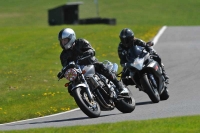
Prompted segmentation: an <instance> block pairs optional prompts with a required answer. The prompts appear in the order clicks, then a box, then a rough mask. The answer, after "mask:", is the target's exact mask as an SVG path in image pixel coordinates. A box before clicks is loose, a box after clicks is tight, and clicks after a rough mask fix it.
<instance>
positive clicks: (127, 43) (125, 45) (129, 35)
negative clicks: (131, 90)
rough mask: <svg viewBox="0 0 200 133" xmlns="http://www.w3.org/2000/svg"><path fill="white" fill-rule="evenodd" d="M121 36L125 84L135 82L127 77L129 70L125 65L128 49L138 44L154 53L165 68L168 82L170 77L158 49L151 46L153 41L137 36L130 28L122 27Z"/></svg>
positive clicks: (120, 49) (120, 55)
mask: <svg viewBox="0 0 200 133" xmlns="http://www.w3.org/2000/svg"><path fill="white" fill-rule="evenodd" d="M119 38H120V40H121V42H120V43H119V45H118V56H119V58H120V64H121V66H122V67H123V71H122V81H123V83H124V84H125V85H133V84H134V83H133V82H132V80H131V79H129V78H127V77H128V76H129V71H128V69H126V67H125V65H126V63H127V59H126V56H127V53H128V50H129V48H131V46H133V45H138V46H141V47H144V48H145V49H146V51H147V52H149V53H150V54H153V55H154V56H155V57H154V60H156V61H157V62H158V63H159V65H160V66H161V68H162V70H163V76H164V77H165V80H166V83H168V79H169V77H168V76H167V74H166V72H165V69H164V65H163V63H162V62H161V58H160V56H159V55H158V54H157V53H156V51H155V50H154V49H153V48H152V47H151V46H153V42H152V41H150V42H147V43H145V42H144V41H143V40H141V39H138V38H135V36H134V33H133V31H132V30H131V29H128V28H124V29H122V31H121V32H120V34H119Z"/></svg>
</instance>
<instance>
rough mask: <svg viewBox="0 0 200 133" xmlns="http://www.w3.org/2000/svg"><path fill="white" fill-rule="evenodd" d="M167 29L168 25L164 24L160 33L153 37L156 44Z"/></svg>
mask: <svg viewBox="0 0 200 133" xmlns="http://www.w3.org/2000/svg"><path fill="white" fill-rule="evenodd" d="M166 29H167V26H163V27H162V28H161V29H160V30H159V32H158V34H157V35H156V36H155V37H154V38H153V42H154V45H156V43H157V42H158V39H159V38H160V36H161V35H162V34H163V33H164V31H165V30H166Z"/></svg>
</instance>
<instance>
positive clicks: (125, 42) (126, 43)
mask: <svg viewBox="0 0 200 133" xmlns="http://www.w3.org/2000/svg"><path fill="white" fill-rule="evenodd" d="M120 40H121V43H122V44H123V45H124V46H125V47H129V46H131V43H133V41H132V40H133V37H126V38H122V37H120Z"/></svg>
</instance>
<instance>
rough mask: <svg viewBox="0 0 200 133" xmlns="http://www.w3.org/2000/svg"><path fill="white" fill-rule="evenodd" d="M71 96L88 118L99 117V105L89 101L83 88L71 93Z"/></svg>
mask: <svg viewBox="0 0 200 133" xmlns="http://www.w3.org/2000/svg"><path fill="white" fill-rule="evenodd" d="M73 96H74V99H75V101H76V103H77V105H78V106H79V107H80V109H81V110H82V111H83V112H84V113H85V114H86V115H87V116H88V117H90V118H96V117H99V116H100V113H101V109H100V106H99V104H98V103H97V102H96V101H95V100H93V101H90V100H89V98H88V95H87V93H86V90H85V88H82V87H78V88H76V89H75V90H74V91H73Z"/></svg>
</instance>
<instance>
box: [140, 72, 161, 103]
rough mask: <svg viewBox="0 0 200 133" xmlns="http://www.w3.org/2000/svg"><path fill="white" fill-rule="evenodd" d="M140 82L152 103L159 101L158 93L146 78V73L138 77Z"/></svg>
mask: <svg viewBox="0 0 200 133" xmlns="http://www.w3.org/2000/svg"><path fill="white" fill-rule="evenodd" d="M140 82H141V84H142V87H143V88H144V90H145V92H146V93H147V95H148V96H149V98H150V99H151V101H152V102H153V103H158V102H159V101H160V95H159V93H158V90H157V88H155V87H154V86H153V84H152V82H151V80H149V79H148V76H147V74H144V75H143V76H142V78H141V79H140Z"/></svg>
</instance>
